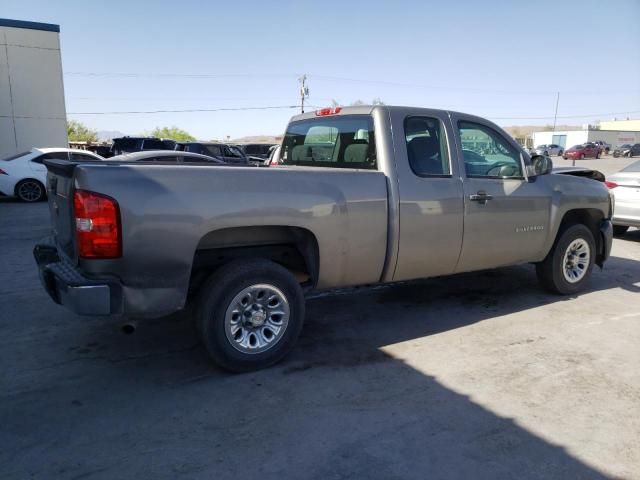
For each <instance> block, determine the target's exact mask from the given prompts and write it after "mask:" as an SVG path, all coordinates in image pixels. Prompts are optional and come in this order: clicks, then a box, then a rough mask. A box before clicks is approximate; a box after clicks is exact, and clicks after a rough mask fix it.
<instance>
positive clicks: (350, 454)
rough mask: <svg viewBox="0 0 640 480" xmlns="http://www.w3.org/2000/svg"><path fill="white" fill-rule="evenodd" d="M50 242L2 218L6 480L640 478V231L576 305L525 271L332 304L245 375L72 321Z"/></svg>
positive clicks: (106, 326) (174, 319) (356, 295)
mask: <svg viewBox="0 0 640 480" xmlns="http://www.w3.org/2000/svg"><path fill="white" fill-rule="evenodd" d="M48 222H49V221H48V214H47V208H46V204H44V203H41V204H34V205H27V204H21V203H17V202H14V201H8V200H4V201H2V202H0V246H1V250H0V251H1V252H2V255H1V257H0V262H1V263H0V264H1V268H0V478H2V479H26V478H35V479H40V478H42V479H50V478H56V479H69V480H71V479H129V478H137V479H141V478H142V479H146V478H153V479H154V480H160V479H182V478H184V479H214V478H215V479H282V478H291V479H298V478H303V479H322V480H328V479H346V478H354V479H362V478H368V479H378V478H379V479H412V478H415V479H425V478H437V479H470V478H473V479H485V478H486V479H493V480H495V479H513V478H518V479H555V478H562V479H587V478H588V479H592V478H593V479H600V478H640V368H638V366H639V365H640V347H639V345H640V308H639V307H640V230H631V231H630V232H629V234H628V235H627V236H626V237H624V239H616V240H615V241H614V246H613V253H612V258H611V259H610V261H609V262H607V264H606V265H605V268H604V270H603V271H600V270H599V269H596V270H595V271H594V272H593V277H592V281H591V283H590V285H589V288H588V290H587V291H586V292H585V293H583V294H581V295H578V296H575V297H559V296H554V295H550V294H547V293H545V292H543V291H542V290H541V289H540V288H539V286H538V284H537V282H536V278H535V273H534V269H533V267H532V266H528V265H527V266H521V267H512V268H502V269H497V270H490V271H486V272H480V273H473V274H462V275H457V276H453V277H447V278H437V279H431V280H426V281H421V282H412V283H409V284H403V285H393V286H384V287H374V288H358V289H352V290H346V291H342V292H340V293H338V294H333V295H320V296H317V297H316V298H314V299H310V300H309V302H308V316H307V321H306V325H305V329H304V331H303V333H302V337H301V339H300V342H299V344H298V346H297V348H296V349H295V351H294V352H293V354H292V355H291V356H290V357H288V358H287V359H286V361H284V362H283V363H281V364H279V365H277V366H275V367H273V368H271V369H268V370H265V371H260V372H256V373H250V374H243V375H231V374H228V373H225V372H223V371H221V370H219V369H218V368H217V367H215V366H214V365H213V364H212V363H211V362H210V361H209V359H208V358H207V355H206V353H205V351H204V349H203V348H202V347H200V345H199V344H198V342H197V341H196V336H195V333H194V328H193V325H192V322H191V321H190V317H189V315H188V314H187V313H184V314H179V315H173V316H171V317H167V318H162V319H158V320H149V321H146V322H143V323H141V324H140V325H139V328H138V330H137V332H136V333H135V334H133V335H125V334H123V333H122V331H121V329H120V326H121V322H120V321H119V320H117V319H116V320H114V319H106V318H89V317H79V316H76V315H73V314H71V313H69V312H68V311H67V310H65V309H64V308H62V307H60V306H57V305H55V304H54V303H53V302H52V301H51V300H50V299H49V298H48V296H47V295H46V293H45V292H44V291H43V289H42V288H41V287H40V285H39V283H38V278H37V272H36V268H35V265H34V261H33V259H32V256H31V249H32V247H33V245H34V243H35V242H36V241H37V240H38V239H39V238H40V237H42V236H44V235H46V234H47V233H48V229H49V225H48Z"/></svg>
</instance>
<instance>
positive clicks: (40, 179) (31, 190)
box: [0, 148, 104, 202]
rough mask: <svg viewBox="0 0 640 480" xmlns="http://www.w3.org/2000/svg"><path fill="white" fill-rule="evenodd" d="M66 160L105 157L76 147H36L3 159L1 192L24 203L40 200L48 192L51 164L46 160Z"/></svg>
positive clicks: (0, 167) (90, 159)
mask: <svg viewBox="0 0 640 480" xmlns="http://www.w3.org/2000/svg"><path fill="white" fill-rule="evenodd" d="M47 159H62V160H76V161H84V162H86V161H92V160H93V161H95V160H104V158H102V157H101V156H99V155H96V154H95V153H92V152H87V151H86V150H78V149H73V148H32V149H31V151H30V152H23V153H19V154H17V155H13V156H11V157H9V158H5V159H3V160H0V193H2V194H4V195H7V196H10V197H12V196H16V197H18V198H19V199H20V200H22V201H23V202H38V201H40V200H42V199H44V197H45V194H46V189H45V184H46V181H47V167H46V166H45V165H44V163H43V161H44V160H47Z"/></svg>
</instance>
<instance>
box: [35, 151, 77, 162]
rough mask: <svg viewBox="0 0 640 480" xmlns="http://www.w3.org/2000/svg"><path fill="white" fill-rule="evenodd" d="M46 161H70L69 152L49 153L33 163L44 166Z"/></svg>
mask: <svg viewBox="0 0 640 480" xmlns="http://www.w3.org/2000/svg"><path fill="white" fill-rule="evenodd" d="M44 160H69V154H68V153H67V152H49V153H45V154H44V155H40V156H39V157H36V158H34V159H33V160H31V161H32V162H33V163H40V164H42V162H43V161H44Z"/></svg>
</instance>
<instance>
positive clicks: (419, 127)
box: [404, 117, 451, 177]
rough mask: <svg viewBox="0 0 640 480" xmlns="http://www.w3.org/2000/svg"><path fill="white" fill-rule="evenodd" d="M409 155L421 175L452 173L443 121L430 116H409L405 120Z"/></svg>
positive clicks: (433, 175) (430, 175) (434, 175)
mask: <svg viewBox="0 0 640 480" xmlns="http://www.w3.org/2000/svg"><path fill="white" fill-rule="evenodd" d="M404 136H405V141H406V144H407V157H408V159H409V166H410V167H411V170H413V173H415V174H416V175H418V176H419V177H448V176H450V175H451V170H450V166H449V151H448V148H447V138H446V135H445V133H444V128H443V126H442V122H441V121H440V120H438V119H435V118H429V117H409V118H407V119H406V120H405V122H404Z"/></svg>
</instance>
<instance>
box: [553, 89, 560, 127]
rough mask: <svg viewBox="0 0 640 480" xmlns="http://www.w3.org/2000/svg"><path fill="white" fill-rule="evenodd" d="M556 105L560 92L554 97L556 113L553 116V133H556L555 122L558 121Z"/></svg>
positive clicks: (558, 101)
mask: <svg viewBox="0 0 640 480" xmlns="http://www.w3.org/2000/svg"><path fill="white" fill-rule="evenodd" d="M558 103H560V92H558V94H557V95H556V113H554V114H553V131H554V132H555V131H556V122H557V120H558Z"/></svg>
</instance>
